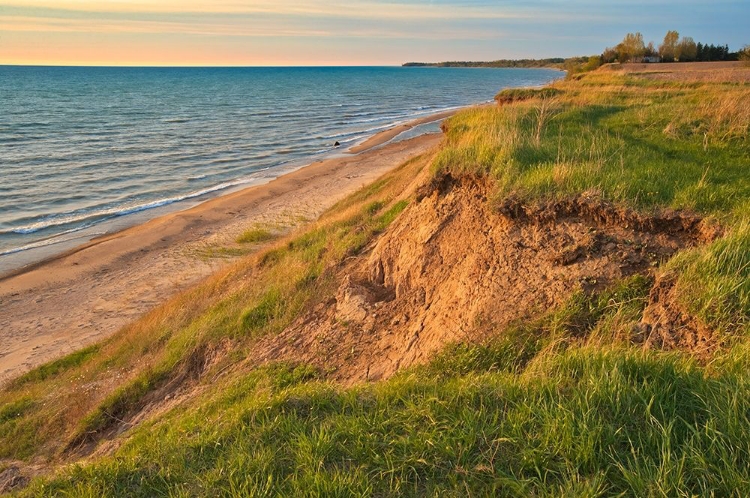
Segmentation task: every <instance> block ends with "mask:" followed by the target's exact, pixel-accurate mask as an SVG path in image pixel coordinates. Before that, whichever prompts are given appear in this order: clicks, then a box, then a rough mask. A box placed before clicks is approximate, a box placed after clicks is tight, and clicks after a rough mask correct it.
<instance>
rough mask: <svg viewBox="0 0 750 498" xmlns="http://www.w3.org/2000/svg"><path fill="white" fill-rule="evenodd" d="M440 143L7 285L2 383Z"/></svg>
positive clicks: (32, 270)
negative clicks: (242, 242) (262, 230)
mask: <svg viewBox="0 0 750 498" xmlns="http://www.w3.org/2000/svg"><path fill="white" fill-rule="evenodd" d="M443 117H444V116H443ZM434 119H440V117H437V118H435V117H433V119H432V120H434ZM417 124H419V123H417ZM411 126H415V124H412V125H411ZM411 126H410V127H411ZM401 131H403V130H401ZM392 133H393V131H392V130H386V132H383V134H379V135H377V136H375V137H373V139H371V140H370V141H368V142H369V144H367V147H358V148H357V150H364V149H366V148H371V147H374V146H375V145H380V144H383V143H384V142H386V141H388V140H390V139H391V138H392V137H393V136H394V135H393V134H392ZM440 139H441V136H440V135H439V134H431V135H423V136H420V137H416V138H412V139H409V140H404V141H402V142H397V143H390V144H387V145H385V146H383V147H380V148H377V149H371V150H367V151H365V152H362V153H360V154H358V155H350V156H345V157H339V158H334V159H329V160H326V161H322V162H317V163H313V164H311V165H309V166H306V167H304V168H302V169H300V170H297V171H295V172H293V173H289V174H287V175H284V176H282V177H279V178H277V179H275V180H273V181H271V182H270V183H268V184H266V185H262V186H255V187H250V188H247V189H245V190H242V191H239V192H235V193H233V194H228V195H226V196H223V197H218V198H216V199H212V200H210V201H207V202H205V203H203V204H200V205H198V206H196V207H194V208H192V209H189V210H186V211H181V212H177V213H173V214H170V215H166V216H163V217H160V218H157V219H154V220H151V221H149V222H147V223H145V224H143V225H139V226H136V227H133V228H129V229H127V230H124V231H121V232H118V233H114V234H111V235H106V236H104V237H101V238H99V239H95V240H93V241H91V242H89V243H88V244H85V245H83V246H81V247H79V248H77V249H75V250H73V251H71V252H68V253H66V254H63V255H61V256H59V257H56V258H53V259H51V260H48V261H45V262H43V263H40V264H37V265H34V266H33V267H29V268H25V269H24V270H22V271H19V272H16V273H15V274H10V275H6V276H5V277H2V278H0V383H1V382H3V381H4V380H7V379H9V378H12V377H15V376H17V375H20V374H21V373H23V372H25V371H27V370H29V369H31V368H33V367H35V366H38V365H40V364H42V363H44V362H46V361H49V360H52V359H54V358H56V357H59V356H62V355H64V354H66V353H70V352H72V351H75V350H77V349H80V348H82V347H85V346H86V345H89V344H91V343H93V342H95V341H97V340H100V339H102V338H104V337H107V336H109V335H111V334H113V333H114V332H116V331H117V330H118V329H119V328H121V327H122V326H124V325H125V324H127V323H129V322H131V321H133V320H134V319H136V318H138V317H139V316H141V315H142V314H144V313H145V312H147V311H149V310H151V309H152V308H154V307H155V306H157V305H158V304H159V303H161V302H163V301H164V300H165V299H167V298H168V297H170V296H172V295H174V294H175V293H177V292H179V291H181V290H183V289H185V288H187V287H189V286H191V285H193V284H195V283H196V282H198V281H200V280H201V279H202V278H205V277H206V276H208V275H210V274H211V273H213V272H215V271H216V270H217V269H219V268H220V267H222V266H223V265H226V264H228V261H229V260H228V259H227V258H216V257H207V254H211V248H216V247H225V246H227V245H230V246H231V245H232V244H235V245H236V243H235V242H234V240H235V239H236V238H237V236H238V235H239V234H241V233H242V232H243V231H244V230H245V229H247V228H249V227H252V226H253V225H254V224H257V223H259V224H276V225H285V226H290V225H294V223H295V222H296V223H298V222H299V220H300V219H314V218H317V217H318V216H319V215H320V214H321V213H322V212H323V211H324V210H325V209H326V208H328V207H330V206H332V205H333V204H334V203H335V202H337V201H338V200H340V199H342V198H343V197H345V196H346V195H348V194H350V193H352V192H354V191H355V190H357V189H359V188H361V187H362V186H364V185H366V184H368V183H370V182H372V181H374V180H375V179H376V178H378V177H379V176H381V175H382V174H384V173H385V172H387V171H388V170H390V169H392V168H394V167H396V166H398V165H399V164H401V163H403V162H404V161H405V160H407V159H409V158H411V157H414V156H416V155H418V154H421V153H424V152H426V151H427V150H429V149H431V148H432V147H434V146H436V145H437V144H438V143H439V141H440ZM363 145H364V144H363Z"/></svg>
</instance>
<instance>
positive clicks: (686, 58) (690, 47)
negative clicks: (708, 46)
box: [674, 36, 698, 62]
mask: <svg viewBox="0 0 750 498" xmlns="http://www.w3.org/2000/svg"><path fill="white" fill-rule="evenodd" d="M674 56H675V59H677V60H678V61H680V62H690V61H694V60H695V59H696V58H697V57H698V47H697V46H696V45H695V41H693V39H692V38H691V37H689V36H684V37H682V40H680V42H679V43H678V44H677V45H676V46H675V51H674Z"/></svg>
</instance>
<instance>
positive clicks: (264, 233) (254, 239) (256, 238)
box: [237, 227, 275, 244]
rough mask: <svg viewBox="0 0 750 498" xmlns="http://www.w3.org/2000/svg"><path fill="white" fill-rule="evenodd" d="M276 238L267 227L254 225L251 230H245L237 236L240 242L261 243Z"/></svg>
mask: <svg viewBox="0 0 750 498" xmlns="http://www.w3.org/2000/svg"><path fill="white" fill-rule="evenodd" d="M274 238H275V236H274V234H273V233H272V232H271V231H270V230H268V229H267V228H262V227H254V228H251V229H249V230H245V231H244V232H243V233H242V235H240V236H239V237H237V243H238V244H259V243H261V242H268V241H269V240H273V239H274Z"/></svg>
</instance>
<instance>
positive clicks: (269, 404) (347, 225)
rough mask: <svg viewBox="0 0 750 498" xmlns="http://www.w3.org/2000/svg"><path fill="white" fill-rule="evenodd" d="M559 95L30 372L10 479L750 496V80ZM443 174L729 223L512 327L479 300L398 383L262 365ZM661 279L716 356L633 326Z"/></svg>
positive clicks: (274, 491) (462, 135)
mask: <svg viewBox="0 0 750 498" xmlns="http://www.w3.org/2000/svg"><path fill="white" fill-rule="evenodd" d="M554 89H555V91H546V92H537V93H534V92H525V93H523V95H521V94H517V95H516V94H514V95H506V97H507V98H499V99H498V100H499V101H500V102H503V104H502V105H501V106H498V107H491V108H490V107H487V108H479V109H474V110H469V111H465V112H463V113H460V114H458V115H456V116H455V117H453V118H452V119H451V120H450V121H449V122H448V123H447V124H446V126H445V128H446V138H445V141H444V144H443V145H442V147H441V148H440V150H438V151H436V152H435V153H434V154H433V155H430V156H425V157H421V158H418V159H416V160H413V161H410V162H409V163H407V164H405V165H403V166H401V167H400V168H398V169H397V170H394V171H393V172H391V173H389V174H388V175H386V176H385V177H383V178H382V179H381V180H379V181H377V182H376V183H374V184H372V185H370V186H369V187H367V188H365V189H363V190H361V191H360V192H358V193H357V194H355V195H354V196H352V197H350V198H349V199H347V200H345V201H343V202H342V203H340V204H339V205H337V206H335V207H334V208H333V209H332V210H331V211H329V212H328V213H326V214H325V215H324V216H323V217H322V218H321V219H320V220H318V221H317V222H315V223H314V224H313V225H311V226H310V227H308V228H306V229H304V230H302V231H301V232H299V233H295V234H293V235H291V236H289V237H287V238H283V239H279V240H272V241H270V242H268V243H267V244H268V245H267V246H265V247H266V248H265V249H263V250H262V251H261V252H259V253H258V254H255V255H251V256H249V257H248V258H247V259H245V260H242V261H240V262H238V263H237V264H236V265H234V266H233V267H232V268H230V269H229V270H227V271H225V272H223V273H221V274H219V275H216V276H215V277H213V278H212V279H209V280H208V281H206V282H205V283H203V284H202V285H200V286H199V287H197V288H195V289H193V290H191V291H189V292H187V293H185V294H183V295H180V296H178V297H177V298H175V299H173V300H171V301H170V302H168V303H165V304H164V305H163V306H161V307H160V308H158V309H156V310H155V311H153V312H152V313H150V314H149V315H147V316H146V317H144V318H143V319H142V320H140V321H138V322H136V323H134V324H132V325H130V326H128V327H126V328H125V329H123V330H122V331H121V332H120V333H118V334H117V335H115V336H114V337H113V338H111V339H109V340H107V341H105V342H103V343H101V344H98V345H96V346H93V347H91V348H88V349H86V350H84V351H81V352H78V353H75V354H73V355H71V356H68V357H65V358H63V359H60V360H58V361H56V362H53V363H51V364H48V365H45V366H42V367H40V368H38V369H36V370H34V371H32V372H29V373H28V374H26V375H24V376H22V377H20V378H18V379H16V380H15V381H13V382H12V383H11V384H10V385H8V386H7V387H5V388H4V389H3V390H2V391H0V472H3V471H4V475H6V476H10V475H16V476H18V478H17V479H16V480H15V482H16V484H18V486H17V487H16V488H15V489H16V491H15V492H17V493H18V494H20V495H21V496H36V495H42V496H214V495H218V496H278V495H281V496H298V495H299V496H352V495H355V496H529V495H531V496H561V495H565V496H613V495H614V496H738V497H740V496H747V495H748V494H750V369H749V368H748V366H750V336H749V335H748V332H750V320H749V318H750V147H748V126H749V125H750V85H749V84H748V83H736V82H735V83H722V79H721V78H720V77H718V78H716V81H714V82H694V81H673V80H670V81H662V80H658V79H649V78H646V77H642V76H639V75H628V74H623V73H617V72H599V71H597V72H593V73H590V74H587V75H584V76H580V77H577V79H570V80H567V81H562V82H558V83H556V84H555V85H554ZM446 175H450V176H451V177H452V178H474V179H476V178H479V179H481V181H482V182H483V183H484V184H486V185H490V186H491V193H492V195H491V196H490V199H489V200H488V201H487V202H490V203H491V204H492V205H493V206H495V207H497V209H499V210H501V209H502V206H503V205H506V204H507V203H508V200H509V199H512V200H513V202H514V203H517V204H519V205H523V206H528V207H529V209H533V207H534V206H544V205H546V204H549V203H552V202H556V201H563V200H565V199H569V198H572V197H575V196H578V195H581V194H584V193H585V194H586V195H588V196H590V197H593V198H597V199H600V200H601V202H602V203H611V204H613V205H616V206H619V207H621V208H622V209H628V210H631V211H632V212H635V213H639V214H640V215H642V216H646V217H647V216H651V215H655V214H657V213H664V212H676V213H678V214H680V213H684V214H690V215H691V216H696V215H697V216H701V217H704V218H706V219H707V220H708V221H707V224H709V225H711V226H714V227H717V229H716V230H715V232H714V233H715V234H719V235H718V236H714V237H711V238H710V241H707V242H706V243H705V244H702V245H696V246H695V247H692V248H690V249H687V250H683V251H681V252H678V253H677V254H676V255H675V256H674V257H673V258H671V259H669V260H668V261H665V262H663V263H662V264H659V265H655V266H653V267H651V268H650V269H648V270H645V271H643V272H641V273H639V274H635V275H631V276H629V277H628V278H624V279H623V280H621V281H620V282H616V283H614V284H613V285H610V286H608V287H607V288H604V289H601V288H596V289H594V290H593V291H592V290H587V289H584V288H581V289H579V290H577V291H575V292H572V293H571V294H570V295H569V296H565V297H564V299H562V302H563V304H562V305H560V306H557V307H555V308H554V309H544V310H538V312H537V313H536V314H535V316H533V317H530V318H528V319H525V320H521V321H518V322H514V323H513V324H511V325H510V326H505V327H502V328H498V327H495V326H494V325H493V322H492V318H493V317H492V316H487V315H483V317H482V319H481V320H477V321H476V323H475V328H476V329H477V330H476V331H475V332H477V334H475V335H474V336H473V337H479V338H481V340H477V341H473V342H469V341H467V342H457V343H451V344H446V345H445V347H444V350H443V351H442V352H441V353H439V354H438V355H436V356H435V357H434V358H432V359H431V360H430V361H428V362H423V363H422V364H416V365H414V366H411V367H409V368H407V369H405V370H403V371H401V372H399V373H398V374H396V375H395V376H393V377H391V378H390V379H387V380H383V381H381V382H377V383H360V384H356V385H353V386H349V387H344V386H342V385H339V384H336V383H335V382H332V381H331V378H333V377H332V376H331V375H330V374H331V372H329V371H327V370H326V369H325V368H319V367H317V366H313V365H309V364H304V363H299V362H288V361H278V362H271V363H265V364H262V365H261V364H258V363H257V362H254V361H253V358H254V356H253V355H254V351H255V347H256V346H257V345H258V344H259V341H262V340H268V339H269V338H273V337H275V336H276V335H278V334H280V333H281V332H282V331H284V330H285V329H287V328H288V327H289V326H290V325H291V324H292V323H294V322H295V320H297V319H298V318H299V317H300V316H302V315H303V314H304V313H307V312H309V311H310V310H314V309H317V308H319V307H325V306H327V303H329V302H330V299H331V296H333V295H335V293H336V289H337V288H338V284H339V282H338V280H339V278H340V269H341V268H343V267H344V266H345V265H347V264H348V263H347V262H349V261H351V260H352V259H353V258H357V257H360V256H361V255H363V254H366V253H367V252H368V251H370V250H371V249H372V247H373V244H374V242H375V241H376V240H377V239H378V238H379V237H383V236H387V235H388V233H389V232H388V227H389V226H390V225H391V224H393V223H394V222H395V220H398V217H399V216H409V213H410V206H411V205H413V204H415V203H417V202H418V196H416V195H415V194H414V192H415V191H416V190H417V186H418V185H419V184H425V183H429V182H430V178H433V177H434V178H439V177H444V176H446ZM415 178H416V180H415ZM255 230H259V232H258V233H261V232H260V230H261V229H260V228H257V227H256V229H255ZM263 234H264V235H263V236H262V237H261V236H259V235H257V236H256V235H252V238H253V240H255V239H258V240H261V239H262V240H266V239H268V237H267V236H265V232H263ZM665 280H668V281H669V282H672V287H671V288H672V291H671V293H670V294H669V296H670V299H671V298H674V302H670V303H669V305H670V306H671V307H672V308H671V309H675V310H677V311H676V312H675V313H677V315H679V317H680V320H681V321H680V323H683V322H684V323H690V324H692V326H694V327H698V328H699V329H700V330H702V331H703V333H704V334H705V335H706V336H707V337H708V341H709V343H710V346H711V347H710V348H708V349H702V350H701V352H700V354H696V351H694V350H692V349H691V348H689V347H688V348H680V347H676V348H675V347H669V348H667V347H660V346H659V345H658V344H653V343H644V342H643V341H636V340H634V339H633V337H634V334H633V331H634V330H635V331H637V330H641V329H640V328H639V327H641V326H642V320H643V317H644V313H646V312H647V310H648V309H650V308H651V307H652V306H653V305H654V298H655V296H658V293H657V292H656V290H658V282H662V281H665ZM677 315H675V316H677ZM670 316H671V315H670ZM679 332H680V327H676V332H675V333H679ZM644 344H647V345H644ZM34 475H36V476H37V477H35V478H33V479H32V480H31V481H30V482H28V480H27V479H26V478H27V477H29V476H34Z"/></svg>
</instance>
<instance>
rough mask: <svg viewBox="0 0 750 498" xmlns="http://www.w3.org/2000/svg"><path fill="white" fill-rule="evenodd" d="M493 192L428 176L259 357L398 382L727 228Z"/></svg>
mask: <svg viewBox="0 0 750 498" xmlns="http://www.w3.org/2000/svg"><path fill="white" fill-rule="evenodd" d="M490 192H491V187H490V186H489V185H488V184H487V182H486V181H485V180H483V179H480V178H461V179H456V178H453V177H451V176H450V175H443V176H440V177H437V178H434V179H432V180H431V181H429V182H428V183H427V184H426V185H425V186H424V187H422V188H420V189H418V190H417V191H416V202H413V203H412V204H411V205H410V206H409V207H408V208H407V209H406V210H405V211H404V213H402V215H401V216H400V217H399V218H397V219H396V221H394V222H393V224H392V225H391V226H390V227H389V228H388V229H387V230H386V231H385V232H384V233H383V234H382V235H381V236H380V237H379V238H378V239H377V240H376V241H375V243H374V244H373V245H372V246H371V247H369V248H368V249H367V250H366V251H364V252H363V253H362V254H361V255H359V256H357V257H355V258H350V259H349V260H347V262H346V263H345V264H344V265H342V267H340V268H339V269H338V270H337V271H338V276H337V278H338V279H339V281H340V282H342V283H341V285H340V287H339V289H338V292H337V293H336V296H335V297H333V298H331V299H329V300H328V301H325V302H321V303H320V304H318V305H317V306H316V307H315V308H314V309H312V310H311V311H310V312H308V313H306V314H305V315H304V316H302V317H301V318H300V319H299V320H297V321H296V322H295V323H293V324H292V325H291V326H290V327H288V328H287V329H286V330H285V331H283V332H282V333H281V334H280V335H278V336H275V337H269V338H265V339H263V340H261V342H260V343H259V344H258V346H257V348H256V349H255V354H253V358H252V360H253V361H276V360H291V361H301V362H306V363H311V364H313V365H316V366H318V367H319V368H320V369H321V371H323V372H324V373H325V374H326V375H327V376H328V377H329V378H331V379H333V380H336V381H339V382H342V383H344V384H351V383H354V382H359V381H368V380H379V379H384V378H388V377H390V376H391V375H393V374H394V373H395V372H397V371H399V370H400V369H402V368H405V367H407V366H409V365H412V364H415V363H420V362H424V361H427V360H428V359H429V358H430V357H431V356H432V355H433V354H434V353H436V352H437V351H439V350H440V349H441V348H442V347H443V346H444V345H445V344H446V343H449V342H453V341H473V340H479V339H481V338H482V334H486V327H483V326H480V324H485V323H492V324H493V325H495V326H496V328H497V327H503V326H504V325H508V324H510V323H511V322H515V321H518V320H524V319H531V318H533V317H535V316H538V315H539V314H540V313H542V312H543V311H545V310H549V309H551V308H554V307H555V306H557V305H560V304H562V303H563V302H564V301H565V300H566V299H567V298H568V297H569V296H570V295H571V294H572V293H573V292H574V291H576V290H579V289H582V290H584V291H586V292H594V291H598V290H601V289H603V288H605V287H607V286H608V285H609V284H611V283H614V282H616V281H618V280H620V279H622V278H624V277H627V276H629V275H633V274H636V273H647V272H650V271H651V269H652V268H654V267H656V266H658V265H659V264H660V263H661V262H663V261H666V260H667V259H669V258H670V257H671V256H672V255H673V254H674V253H675V252H677V251H678V250H680V249H682V248H684V247H688V246H692V245H695V244H698V243H701V242H702V241H704V240H706V239H711V238H713V237H715V236H716V235H717V234H718V232H717V231H716V230H715V229H713V228H711V227H709V226H707V225H705V224H704V223H703V222H702V220H701V219H700V218H698V217H692V216H687V215H682V214H679V213H665V214H663V215H662V216H651V217H648V216H643V215H638V214H636V213H634V212H632V211H628V210H624V209H620V208H616V207H615V206H612V205H610V204H607V203H604V202H602V201H601V200H600V199H597V198H596V197H595V196H591V195H582V196H578V197H576V198H571V199H568V200H565V201H556V202H550V203H547V204H540V205H534V206H530V205H526V204H524V203H522V202H520V201H518V200H514V199H509V200H507V201H506V202H504V203H501V204H500V205H499V206H498V205H493V203H491V202H489V201H488V195H489V194H490Z"/></svg>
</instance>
